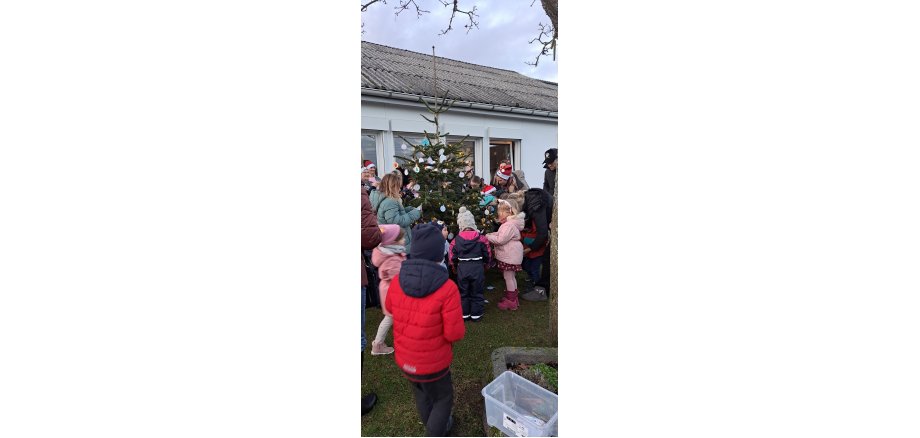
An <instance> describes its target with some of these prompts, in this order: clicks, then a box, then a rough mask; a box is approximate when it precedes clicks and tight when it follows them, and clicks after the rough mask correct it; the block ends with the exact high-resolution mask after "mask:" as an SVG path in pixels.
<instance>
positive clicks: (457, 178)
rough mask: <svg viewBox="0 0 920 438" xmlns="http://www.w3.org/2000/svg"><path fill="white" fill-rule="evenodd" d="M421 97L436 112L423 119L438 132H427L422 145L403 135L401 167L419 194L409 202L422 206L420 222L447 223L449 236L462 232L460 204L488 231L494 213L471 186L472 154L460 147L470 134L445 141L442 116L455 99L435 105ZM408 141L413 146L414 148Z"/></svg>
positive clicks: (441, 101)
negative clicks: (458, 220) (487, 226)
mask: <svg viewBox="0 0 920 438" xmlns="http://www.w3.org/2000/svg"><path fill="white" fill-rule="evenodd" d="M420 100H421V101H422V103H423V104H424V105H425V108H426V109H427V110H428V112H430V113H431V114H432V118H428V117H426V116H425V115H422V118H424V119H425V120H427V121H428V122H430V123H432V124H433V125H434V133H429V132H428V131H425V138H424V139H423V140H422V141H421V142H420V144H413V143H412V142H411V141H409V140H406V139H405V138H403V137H400V138H402V139H403V141H404V142H405V144H403V146H402V149H403V150H404V151H406V152H404V154H405V155H396V158H399V159H401V160H403V163H402V164H400V169H401V170H402V172H404V173H405V174H406V175H408V176H409V178H411V179H412V181H413V184H414V186H413V187H412V189H413V190H415V191H416V192H418V194H419V197H418V198H416V199H413V200H412V201H409V204H410V205H412V206H414V207H418V206H421V207H422V217H421V218H420V219H419V221H420V222H428V221H433V220H440V221H443V222H444V223H445V224H446V225H447V228H448V233H449V236H448V238H449V239H452V238H453V236H455V235H456V234H457V233H458V232H459V231H460V230H459V229H458V228H457V214H458V213H459V212H460V207H466V209H467V210H469V211H470V212H471V213H473V216H474V217H475V218H476V220H477V222H478V223H479V224H480V230H484V229H485V226H486V223H487V221H488V216H491V214H492V212H491V211H488V210H486V209H485V208H484V207H480V206H479V202H480V200H481V199H482V197H481V195H480V192H479V190H477V189H472V188H470V187H469V184H468V183H469V180H470V178H471V177H472V176H473V175H472V172H473V170H472V169H470V168H469V165H468V163H467V159H468V158H470V157H469V156H468V154H467V153H466V152H465V151H464V150H463V149H462V148H461V147H460V145H462V144H463V141H464V140H466V137H464V138H463V140H461V141H460V142H459V143H454V144H448V143H446V142H445V140H446V137H447V135H448V133H444V134H441V132H440V126H441V125H440V123H439V117H440V115H441V114H442V113H444V112H446V111H447V110H448V109H450V106H451V104H453V102H452V101H451V102H448V101H447V98H446V97H445V98H441V99H437V100H436V101H435V103H434V106H432V105H429V104H428V102H426V101H425V100H424V99H420ZM406 144H408V145H411V150H410V147H408V146H406Z"/></svg>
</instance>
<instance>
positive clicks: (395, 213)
mask: <svg viewBox="0 0 920 438" xmlns="http://www.w3.org/2000/svg"><path fill="white" fill-rule="evenodd" d="M370 200H371V208H373V209H374V211H376V212H377V223H378V224H380V225H384V224H396V225H399V226H400V227H402V229H403V232H404V233H405V235H406V252H407V253H408V252H409V251H410V249H411V245H412V239H411V233H410V227H411V226H412V224H413V223H414V222H415V221H417V220H418V219H419V218H420V217H422V209H421V207H419V208H415V207H405V206H403V193H402V177H400V176H399V175H397V174H395V173H388V174H386V175H384V176H383V179H382V180H380V187H378V188H377V190H374V191H373V192H371V194H370Z"/></svg>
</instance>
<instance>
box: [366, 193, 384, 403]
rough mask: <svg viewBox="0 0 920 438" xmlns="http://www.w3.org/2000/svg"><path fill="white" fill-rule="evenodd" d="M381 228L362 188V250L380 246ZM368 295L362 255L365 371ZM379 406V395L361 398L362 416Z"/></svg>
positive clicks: (373, 394)
mask: <svg viewBox="0 0 920 438" xmlns="http://www.w3.org/2000/svg"><path fill="white" fill-rule="evenodd" d="M380 239H381V236H380V228H379V226H378V225H377V215H375V214H374V209H372V208H371V201H370V199H369V198H368V196H367V192H366V191H365V190H364V187H362V188H361V250H362V252H363V250H369V249H374V248H375V247H376V246H377V245H379V244H380ZM366 293H367V271H365V270H364V254H363V253H362V255H361V369H362V370H363V369H364V347H365V346H367V338H365V337H364V305H365V302H364V297H365V294H366ZM375 404H377V394H375V393H373V392H371V393H370V394H368V395H366V396H363V397H361V415H364V414H366V413H368V412H370V411H371V409H374V405H375Z"/></svg>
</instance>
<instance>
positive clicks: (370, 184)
mask: <svg viewBox="0 0 920 438" xmlns="http://www.w3.org/2000/svg"><path fill="white" fill-rule="evenodd" d="M361 185H362V186H363V187H364V190H366V191H367V192H368V193H370V192H371V191H372V190H375V189H376V188H377V187H378V186H379V185H380V180H379V179H377V166H376V165H375V164H374V163H373V162H371V160H364V163H363V164H362V166H361Z"/></svg>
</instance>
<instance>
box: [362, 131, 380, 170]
mask: <svg viewBox="0 0 920 438" xmlns="http://www.w3.org/2000/svg"><path fill="white" fill-rule="evenodd" d="M378 135H379V134H376V133H372V132H364V131H362V132H361V164H362V167H363V164H364V160H371V161H372V162H373V163H374V164H375V165H377V169H378V170H379V169H380V163H378V162H377V137H378ZM378 173H379V172H378Z"/></svg>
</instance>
